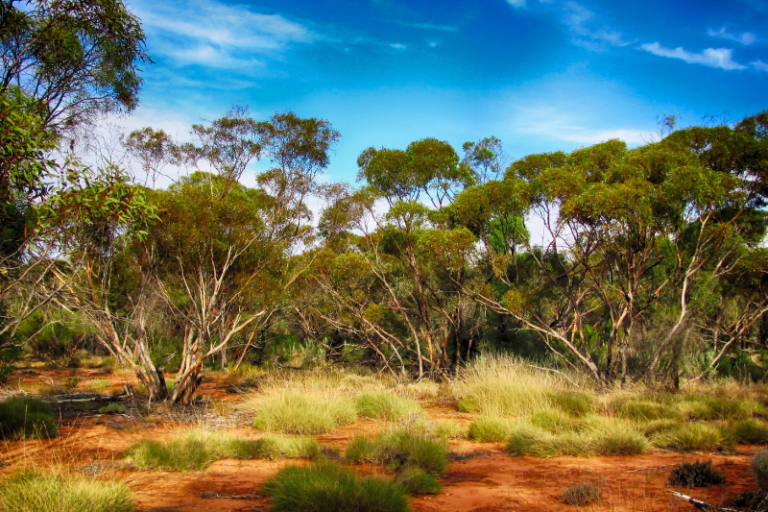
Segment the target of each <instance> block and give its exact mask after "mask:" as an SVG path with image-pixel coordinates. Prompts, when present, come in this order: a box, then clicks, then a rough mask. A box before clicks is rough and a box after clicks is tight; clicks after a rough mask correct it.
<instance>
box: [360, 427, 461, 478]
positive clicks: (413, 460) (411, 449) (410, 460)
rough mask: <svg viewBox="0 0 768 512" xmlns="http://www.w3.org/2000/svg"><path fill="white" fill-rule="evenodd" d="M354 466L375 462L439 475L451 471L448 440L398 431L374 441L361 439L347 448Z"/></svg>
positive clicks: (402, 430) (383, 434)
mask: <svg viewBox="0 0 768 512" xmlns="http://www.w3.org/2000/svg"><path fill="white" fill-rule="evenodd" d="M346 460H347V462H349V463H350V464H359V463H362V462H371V463H373V464H380V465H385V466H394V467H395V468H398V467H408V466H410V467H417V468H421V469H423V470H424V471H426V472H428V473H430V474H432V475H435V476H439V475H442V474H443V473H444V472H445V470H446V469H447V468H448V448H447V446H446V444H445V442H444V441H442V440H439V439H434V438H433V437H431V436H429V435H426V434H425V433H423V432H417V431H414V430H409V429H394V430H390V431H387V432H384V433H382V434H380V435H378V436H376V438H374V439H369V438H366V437H358V438H356V439H354V440H353V441H352V443H351V444H350V445H349V447H348V448H347V453H346Z"/></svg>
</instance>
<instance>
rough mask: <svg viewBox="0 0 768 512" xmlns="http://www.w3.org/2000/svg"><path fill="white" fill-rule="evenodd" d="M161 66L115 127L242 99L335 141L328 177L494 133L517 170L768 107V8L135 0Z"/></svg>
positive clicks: (744, 1)
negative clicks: (380, 154) (382, 157)
mask: <svg viewBox="0 0 768 512" xmlns="http://www.w3.org/2000/svg"><path fill="white" fill-rule="evenodd" d="M126 4H127V6H128V8H129V10H131V11H132V12H133V13H134V14H136V15H137V16H138V17H139V18H140V19H141V20H142V24H143V27H144V30H145V32H146V35H147V50H148V53H149V54H150V56H151V57H152V59H153V60H154V64H151V65H148V66H147V67H146V69H145V71H144V72H143V75H142V76H143V78H144V80H145V83H144V87H143V91H142V95H141V104H140V106H139V108H138V109H136V110H135V111H134V113H133V114H132V115H131V116H129V117H125V118H121V119H119V120H118V123H119V124H121V125H123V126H124V127H125V128H126V129H129V130H130V129H135V128H140V127H144V126H152V127H154V128H162V129H164V130H166V131H168V132H169V133H170V134H172V135H173V136H175V137H176V138H178V139H180V140H184V139H185V138H187V137H188V131H189V127H190V125H191V124H192V123H200V122H204V121H206V120H208V121H210V120H213V119H216V118H219V117H221V116H223V115H224V114H225V113H226V111H227V110H228V109H229V108H230V107H232V106H233V105H234V104H235V103H239V104H242V105H247V106H248V107H249V108H250V112H251V115H252V117H254V118H256V119H259V120H261V119H267V118H269V117H270V116H271V115H273V114H274V113H275V112H285V111H293V112H295V113H296V114H298V115H299V116H302V117H320V118H323V119H327V120H328V121H330V122H331V123H332V125H333V126H334V128H335V129H337V130H339V131H340V132H341V139H340V141H339V143H338V145H337V146H336V148H335V149H334V153H333V155H332V158H331V164H330V166H329V168H328V170H327V172H326V176H325V179H327V180H329V181H340V180H345V181H354V179H355V176H356V174H357V165H356V160H357V156H358V155H359V154H360V153H361V152H362V151H363V150H364V149H365V148H367V147H370V146H374V147H377V148H380V147H387V148H392V149H395V148H399V149H405V148H406V147H407V146H408V144H409V143H411V142H413V141H416V140H419V139H423V138H425V137H435V138H438V139H441V140H445V141H448V142H449V143H451V144H452V145H453V146H454V148H455V149H456V150H457V152H458V153H459V154H461V145H462V144H463V143H464V142H466V141H477V140H479V139H481V138H483V137H488V136H491V135H493V136H496V137H498V138H499V139H501V140H502V142H503V144H504V150H505V153H506V154H507V155H508V156H509V157H510V158H511V159H517V158H521V157H523V156H525V155H527V154H531V153H539V152H545V151H557V150H564V151H570V150H573V149H576V148H579V147H583V146H587V145H590V144H594V143H597V142H601V141H604V140H608V139H612V138H619V139H622V140H625V141H626V142H627V143H628V144H630V145H631V146H636V145H639V144H643V143H647V142H650V141H653V140H655V139H657V138H658V132H659V126H658V119H659V118H660V116H663V115H669V114H676V115H677V116H678V118H679V119H680V124H681V126H686V125H693V124H703V123H711V122H713V120H716V121H717V122H721V121H726V122H735V121H738V120H739V119H741V118H743V117H745V116H748V115H752V114H755V113H758V112H760V111H762V110H766V109H768V101H766V94H765V93H766V91H768V0H731V1H728V0H724V1H711V0H696V1H692V0H685V1H674V0H664V1H662V0H643V1H636V0H623V1H616V0H613V1H608V0H462V1H453V2H446V1H442V2H437V1H428V0H407V1H406V0H263V1H262V0H248V1H243V2H234V1H230V0H178V1H177V0H127V2H126ZM259 165H260V164H256V166H255V168H258V167H259Z"/></svg>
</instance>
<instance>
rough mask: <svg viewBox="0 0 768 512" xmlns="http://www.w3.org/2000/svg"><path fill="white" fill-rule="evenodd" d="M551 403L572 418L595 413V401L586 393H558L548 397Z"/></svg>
mask: <svg viewBox="0 0 768 512" xmlns="http://www.w3.org/2000/svg"><path fill="white" fill-rule="evenodd" d="M549 398H550V400H552V403H553V404H554V405H556V406H557V407H559V408H560V409H562V410H563V412H566V413H568V414H571V415H573V416H584V415H586V414H590V413H592V412H594V411H595V401H594V400H593V398H592V397H591V396H589V395H587V394H586V393H579V392H577V391H560V392H558V393H551V394H550V395H549Z"/></svg>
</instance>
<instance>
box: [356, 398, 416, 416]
mask: <svg viewBox="0 0 768 512" xmlns="http://www.w3.org/2000/svg"><path fill="white" fill-rule="evenodd" d="M356 409H357V415H358V416H362V417H365V418H383V419H385V420H388V421H400V420H402V419H405V418H407V417H408V416H409V415H411V414H419V413H421V412H422V410H421V407H419V404H417V403H416V402H415V401H414V400H410V399H408V398H400V397H399V396H397V395H395V394H393V393H392V392H389V391H369V392H367V393H363V394H362V395H360V396H359V397H358V398H357V402H356Z"/></svg>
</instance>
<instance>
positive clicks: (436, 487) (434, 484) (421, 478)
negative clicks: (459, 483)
mask: <svg viewBox="0 0 768 512" xmlns="http://www.w3.org/2000/svg"><path fill="white" fill-rule="evenodd" d="M394 482H395V483H396V484H398V485H400V487H402V488H403V489H405V492H407V493H408V494H438V493H439V492H440V491H442V490H443V486H441V485H440V483H439V482H438V481H437V480H436V479H435V477H434V476H432V475H431V474H429V473H427V472H426V471H424V470H423V469H421V468H416V467H408V468H405V469H403V470H402V471H401V472H400V473H399V474H398V475H397V476H396V477H395V479H394Z"/></svg>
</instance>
